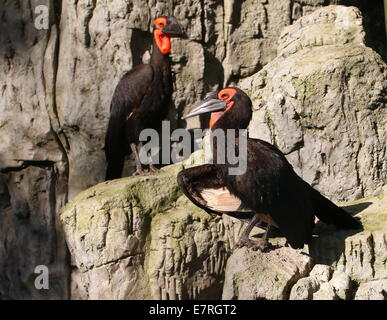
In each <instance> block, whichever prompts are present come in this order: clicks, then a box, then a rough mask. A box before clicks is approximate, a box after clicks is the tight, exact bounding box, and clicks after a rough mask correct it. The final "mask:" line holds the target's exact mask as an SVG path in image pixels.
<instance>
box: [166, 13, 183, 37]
mask: <svg viewBox="0 0 387 320" xmlns="http://www.w3.org/2000/svg"><path fill="white" fill-rule="evenodd" d="M167 21H168V24H167V26H165V27H164V28H163V33H165V34H167V35H169V36H171V37H179V36H182V35H183V34H184V31H183V27H182V26H181V24H180V23H179V22H178V21H177V19H176V18H175V17H167Z"/></svg>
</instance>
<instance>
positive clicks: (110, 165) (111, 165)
mask: <svg viewBox="0 0 387 320" xmlns="http://www.w3.org/2000/svg"><path fill="white" fill-rule="evenodd" d="M124 134H125V133H124V127H123V126H121V125H119V124H118V123H116V122H115V121H114V117H111V118H110V120H109V126H108V130H107V133H106V137H105V155H106V161H107V168H106V175H105V181H107V180H113V179H119V178H121V176H122V170H123V168H124V162H125V155H126V154H127V153H128V149H129V146H127V148H125V146H124V145H123V140H124V139H123V137H124Z"/></svg>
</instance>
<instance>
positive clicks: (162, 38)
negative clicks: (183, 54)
mask: <svg viewBox="0 0 387 320" xmlns="http://www.w3.org/2000/svg"><path fill="white" fill-rule="evenodd" d="M153 23H154V25H155V27H156V30H155V31H154V33H153V36H154V38H155V41H156V44H157V47H158V48H159V50H160V52H161V53H162V54H169V53H170V52H171V38H170V36H168V35H167V34H165V33H163V31H162V30H163V28H165V27H166V26H167V24H168V21H167V19H166V18H163V17H162V18H157V19H155V21H154V22H153Z"/></svg>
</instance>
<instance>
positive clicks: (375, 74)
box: [240, 6, 387, 201]
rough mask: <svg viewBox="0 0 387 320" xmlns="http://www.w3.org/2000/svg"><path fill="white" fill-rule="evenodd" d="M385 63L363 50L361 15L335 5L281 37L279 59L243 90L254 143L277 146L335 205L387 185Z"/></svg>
mask: <svg viewBox="0 0 387 320" xmlns="http://www.w3.org/2000/svg"><path fill="white" fill-rule="evenodd" d="M386 70H387V69H386V64H385V63H384V62H383V60H382V59H381V57H380V56H379V55H378V54H377V53H376V52H374V51H373V50H371V49H370V48H368V47H366V46H365V45H364V30H363V27H362V20H361V14H360V12H359V11H358V10H357V9H356V8H353V7H351V8H348V7H343V6H330V7H325V8H321V9H319V10H316V11H314V12H313V13H312V14H310V15H308V16H305V17H302V18H300V19H299V20H298V21H296V22H295V23H294V24H293V25H291V26H289V27H286V28H285V29H284V30H283V32H282V33H281V36H280V39H279V46H278V56H277V58H275V59H274V60H273V61H271V62H270V63H269V64H267V65H266V66H265V67H264V68H263V69H262V70H261V71H260V72H258V73H257V74H255V75H253V76H251V77H249V78H246V79H243V80H242V81H241V84H240V86H241V87H242V88H243V89H245V90H246V91H247V92H248V93H249V95H250V96H251V98H252V100H253V105H254V108H255V112H254V116H253V120H252V122H251V123H250V126H249V129H250V136H252V137H255V138H261V139H264V140H267V141H271V142H272V143H275V144H276V145H277V146H278V147H279V148H280V149H281V150H282V151H283V152H284V153H285V155H286V156H287V158H288V159H289V161H290V162H291V163H292V165H293V166H294V168H295V170H296V171H297V172H298V173H299V174H300V175H301V176H302V177H303V178H304V179H305V180H306V181H307V182H308V183H310V184H311V185H313V186H315V187H316V188H317V189H318V190H319V191H320V192H322V193H323V194H325V195H326V196H328V197H330V198H331V199H334V200H337V201H340V200H354V199H356V198H359V197H364V196H368V195H372V194H377V193H378V192H380V188H381V186H382V185H383V184H384V183H385V182H384V181H386V172H387V170H386V168H387V162H386V158H387V157H386V148H385V144H386V141H387V129H386V119H387V111H386V107H385V101H386V92H387V73H386Z"/></svg>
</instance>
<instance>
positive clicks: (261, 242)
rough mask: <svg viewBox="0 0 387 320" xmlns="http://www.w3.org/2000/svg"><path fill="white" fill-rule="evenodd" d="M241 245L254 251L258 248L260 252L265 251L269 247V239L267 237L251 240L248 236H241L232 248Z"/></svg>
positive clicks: (240, 246)
mask: <svg viewBox="0 0 387 320" xmlns="http://www.w3.org/2000/svg"><path fill="white" fill-rule="evenodd" d="M242 247H247V248H249V249H252V250H254V251H257V250H260V251H262V252H264V251H266V250H267V249H268V248H269V247H270V243H269V241H267V239H257V240H252V239H249V238H241V239H239V241H238V242H237V243H236V245H235V247H234V250H235V249H238V248H242Z"/></svg>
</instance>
